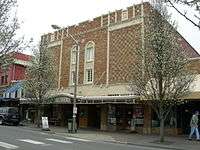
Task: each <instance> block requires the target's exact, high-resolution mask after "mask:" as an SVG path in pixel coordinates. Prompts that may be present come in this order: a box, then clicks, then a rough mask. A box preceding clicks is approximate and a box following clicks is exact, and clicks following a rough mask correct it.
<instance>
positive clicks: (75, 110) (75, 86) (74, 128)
mask: <svg viewBox="0 0 200 150" xmlns="http://www.w3.org/2000/svg"><path fill="white" fill-rule="evenodd" d="M51 27H52V28H53V29H56V30H60V29H62V28H61V27H59V26H57V25H51ZM62 34H63V32H62ZM67 35H68V36H70V38H71V39H72V40H73V41H74V43H75V45H76V60H75V75H74V98H73V120H72V132H73V133H75V132H76V114H77V107H76V99H77V85H78V52H79V47H80V46H79V42H78V40H76V39H75V38H74V37H73V35H71V34H70V33H67ZM62 40H63V39H62Z"/></svg>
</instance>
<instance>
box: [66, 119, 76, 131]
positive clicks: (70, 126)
mask: <svg viewBox="0 0 200 150" xmlns="http://www.w3.org/2000/svg"><path fill="white" fill-rule="evenodd" d="M67 126H68V132H69V133H70V132H73V119H68V123H67ZM74 130H75V132H77V123H76V122H75V129H74Z"/></svg>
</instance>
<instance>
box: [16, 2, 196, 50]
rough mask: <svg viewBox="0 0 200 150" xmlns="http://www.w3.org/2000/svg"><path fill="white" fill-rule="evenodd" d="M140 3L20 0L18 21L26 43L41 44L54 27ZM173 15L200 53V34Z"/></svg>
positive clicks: (183, 32)
mask: <svg viewBox="0 0 200 150" xmlns="http://www.w3.org/2000/svg"><path fill="white" fill-rule="evenodd" d="M140 2H141V0H18V17H19V19H20V22H23V23H22V24H21V29H20V33H21V34H22V35H24V36H25V38H26V39H29V38H31V37H33V39H34V40H35V41H37V42H38V41H39V39H40V36H41V35H42V34H46V33H48V32H52V31H53V29H52V28H51V25H52V24H56V25H59V26H64V27H66V26H69V25H73V24H77V23H79V22H82V21H85V20H91V19H92V18H95V17H97V16H100V15H102V14H106V13H108V12H109V11H114V10H116V9H122V8H126V7H127V6H131V5H133V4H137V3H140ZM181 8H183V7H181ZM184 9H185V7H184V8H183V10H184ZM190 10H191V9H190ZM171 12H172V16H173V18H174V19H175V20H177V21H178V26H179V28H178V31H179V32H180V33H181V34H182V36H183V37H184V38H185V39H186V40H187V41H188V42H189V43H190V44H191V45H192V46H193V47H194V48H195V49H196V50H197V51H198V52H199V53H200V31H199V30H198V29H196V28H195V27H194V26H193V25H192V24H191V23H189V22H188V21H186V20H185V19H184V18H183V17H181V16H180V15H178V14H177V13H176V12H175V11H171ZM25 53H30V52H25Z"/></svg>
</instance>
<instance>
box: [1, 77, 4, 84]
mask: <svg viewBox="0 0 200 150" xmlns="http://www.w3.org/2000/svg"><path fill="white" fill-rule="evenodd" d="M2 84H4V76H1V85H2Z"/></svg>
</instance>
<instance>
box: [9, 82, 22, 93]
mask: <svg viewBox="0 0 200 150" xmlns="http://www.w3.org/2000/svg"><path fill="white" fill-rule="evenodd" d="M20 88H22V83H21V82H18V83H16V84H14V85H12V86H11V87H9V88H7V89H6V90H5V93H14V92H15V91H17V90H19V89H20Z"/></svg>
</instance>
